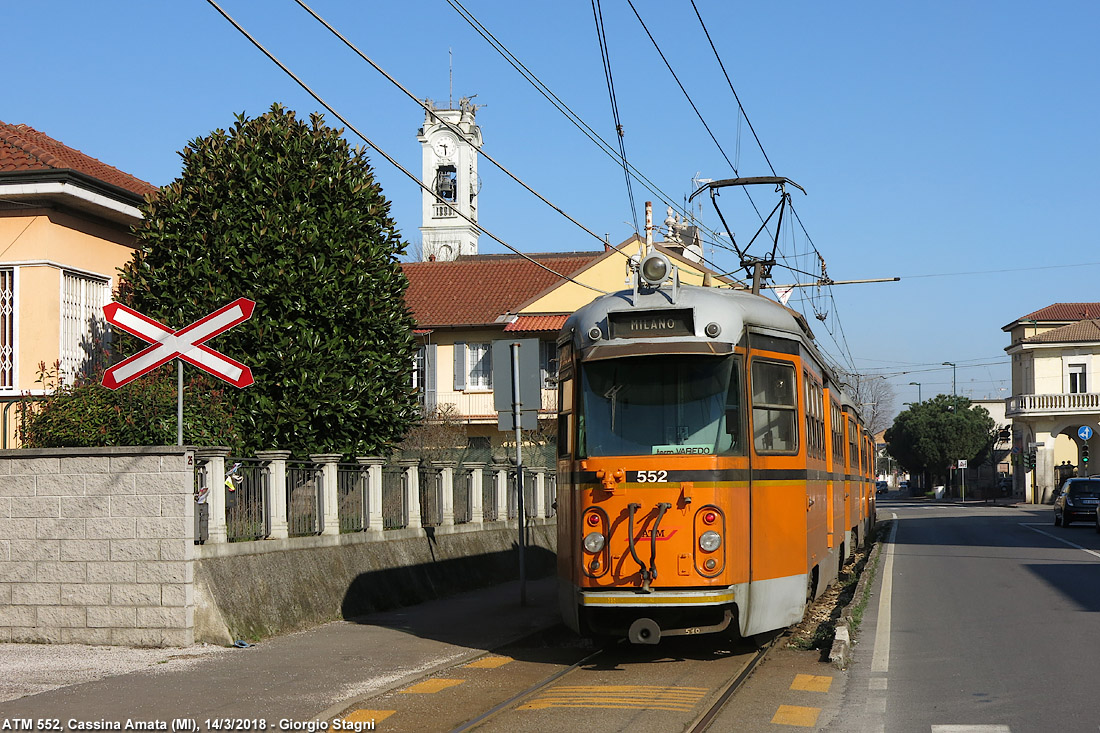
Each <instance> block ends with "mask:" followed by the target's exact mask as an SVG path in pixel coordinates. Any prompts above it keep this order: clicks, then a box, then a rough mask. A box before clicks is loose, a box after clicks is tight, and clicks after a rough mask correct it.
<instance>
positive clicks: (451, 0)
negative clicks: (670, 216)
mask: <svg viewBox="0 0 1100 733" xmlns="http://www.w3.org/2000/svg"><path fill="white" fill-rule="evenodd" d="M447 4H448V5H450V6H451V8H452V9H453V10H454V11H455V12H456V13H458V15H459V17H461V18H462V19H463V20H464V21H466V23H467V24H468V25H469V26H470V27H471V28H473V30H474V31H475V32H476V33H477V34H478V35H480V36H481V37H482V38H483V39H484V40H485V42H486V43H488V44H489V45H490V46H491V47H492V48H493V50H494V51H496V52H497V53H498V54H500V55H501V56H502V57H503V58H504V60H505V61H506V62H507V63H508V64H509V65H510V66H511V67H512V68H513V69H515V70H516V72H517V73H519V75H520V76H522V77H523V78H524V79H525V80H526V81H527V82H528V83H529V84H531V86H533V87H534V88H535V90H536V91H538V92H539V93H540V94H541V95H542V96H543V97H545V98H546V100H547V101H548V102H550V104H551V105H552V106H553V107H554V108H555V109H557V110H558V111H559V112H561V113H562V115H563V116H565V118H566V119H567V120H569V122H570V123H571V124H572V125H573V126H574V127H576V128H577V129H578V130H580V131H581V133H582V134H584V135H585V137H587V138H588V139H589V140H591V141H592V142H593V143H595V144H596V146H597V147H598V148H599V149H600V150H601V151H602V152H603V153H604V154H605V155H607V156H608V157H610V158H611V159H612V160H614V161H615V163H616V165H620V166H622V165H625V166H626V167H627V169H628V170H629V171H630V174H631V175H632V176H633V178H634V180H635V181H637V182H638V183H640V184H642V186H643V187H645V188H646V190H648V191H649V192H650V193H652V194H653V195H654V196H656V197H657V198H658V199H659V200H660V201H661V203H663V204H665V205H666V206H671V207H673V209H674V210H676V211H677V212H678V213H680V214H681V215H683V216H685V217H691V212H690V211H689V210H688V209H687V208H686V207H683V206H681V205H679V204H678V203H677V202H676V201H675V199H674V198H673V197H672V196H670V195H669V194H668V193H666V192H665V191H663V190H662V189H661V188H660V187H659V186H658V185H657V184H656V183H654V182H653V181H652V180H650V179H649V178H648V177H647V176H646V175H645V174H644V173H642V171H640V170H639V169H638V168H637V167H636V166H634V165H633V164H631V163H630V162H628V161H624V160H623V159H622V157H621V156H620V155H619V154H618V153H617V152H616V150H615V148H614V147H613V146H612V145H611V144H610V143H608V142H607V141H606V140H604V139H603V137H602V136H601V135H600V134H599V133H598V132H596V131H595V130H594V129H593V128H592V126H591V125H589V124H588V123H587V122H585V121H584V120H583V119H582V118H581V117H580V116H579V115H578V114H577V113H576V112H574V111H573V110H572V109H571V108H570V107H569V105H567V104H566V103H565V102H564V101H562V99H561V98H560V97H558V96H557V95H556V94H554V92H553V91H552V90H551V89H550V88H549V87H548V86H547V85H546V84H545V83H543V82H542V80H541V79H539V78H538V76H537V75H536V74H535V73H534V72H532V71H531V70H530V69H528V68H527V66H526V65H524V63H523V62H522V61H520V60H519V59H518V58H517V57H516V56H515V54H513V53H512V52H511V51H510V50H509V49H508V47H507V46H505V45H504V43H503V42H501V41H500V40H499V39H498V38H497V37H496V36H495V35H494V34H493V32H492V31H490V30H489V29H488V28H487V27H486V26H485V25H484V24H483V23H482V22H481V21H479V20H478V19H477V17H476V16H475V15H474V14H473V13H471V12H470V11H469V10H467V9H466V7H465V6H464V5H462V3H461V2H460V1H459V0H447ZM700 228H701V229H703V230H704V232H706V233H708V234H711V235H712V236H715V237H717V236H718V235H717V233H716V232H713V231H712V230H710V229H709V228H707V227H706V226H705V225H702V224H701V223H700Z"/></svg>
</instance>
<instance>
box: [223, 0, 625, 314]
mask: <svg viewBox="0 0 1100 733" xmlns="http://www.w3.org/2000/svg"><path fill="white" fill-rule="evenodd" d="M206 2H207V3H208V4H209V5H210V6H211V7H213V8H214V9H215V10H217V11H218V13H219V14H221V16H222V17H223V18H225V19H226V20H227V21H229V23H230V24H231V25H232V26H233V27H234V28H236V29H237V31H238V32H239V33H241V35H243V36H244V37H245V38H247V39H248V40H249V42H250V43H252V45H253V46H255V47H256V48H257V49H259V50H260V52H261V53H263V54H264V55H265V56H267V58H268V59H270V60H271V62H272V63H274V64H275V65H276V66H278V67H279V68H280V69H281V70H282V71H283V73H285V74H286V75H287V76H289V77H290V78H291V79H293V80H294V81H295V83H297V84H298V86H300V87H301V88H302V89H304V90H305V91H306V93H307V94H309V95H310V96H311V97H313V99H314V100H316V101H317V103H318V104H320V105H321V106H322V107H324V108H325V109H326V110H328V111H329V112H330V113H332V115H333V116H334V117H336V119H338V120H340V122H341V123H343V124H344V125H345V126H346V127H347V128H348V129H349V130H351V131H352V132H354V133H355V134H356V135H357V136H359V138H361V139H362V140H363V141H364V142H365V143H366V144H367V145H369V146H370V147H371V148H373V149H374V150H375V151H377V153H378V154H379V155H381V156H382V157H383V158H385V159H386V160H387V161H388V162H389V163H390V165H392V166H393V167H394V168H396V169H397V170H399V171H401V172H402V173H404V174H405V176H407V177H408V178H409V180H411V181H413V182H414V183H415V184H416V185H417V186H419V187H420V188H421V189H423V190H424V191H427V192H428V193H430V194H432V195H433V196H435V197H436V199H437V200H438V201H439V202H440V203H443V204H446V203H447V202H446V201H443V199H441V198H440V197H439V196H438V195H437V194H436V193H435V191H432V190H431V189H430V188H428V186H426V185H424V183H423V182H421V181H420V179H419V178H417V177H416V176H414V175H413V174H412V173H410V172H409V171H408V170H406V169H405V167H404V166H402V165H401V164H400V163H398V162H397V161H396V160H395V159H394V158H393V157H392V156H391V155H389V153H387V152H386V151H385V150H383V149H382V148H380V147H379V146H378V145H377V144H375V142H374V141H373V140H371V139H370V138H369V137H367V136H366V135H364V134H363V133H362V132H360V131H359V129H358V128H356V127H355V125H353V124H352V123H351V122H349V121H348V120H347V119H345V118H344V116H343V115H341V114H340V113H339V112H337V111H336V109H335V108H334V107H332V106H331V105H330V104H329V103H328V102H326V101H325V100H324V99H322V98H321V96H320V95H319V94H317V92H315V91H313V89H312V88H311V87H310V86H309V85H308V84H306V83H305V82H304V81H302V79H301V78H299V77H298V75H297V74H295V73H294V72H293V71H291V70H290V68H289V67H287V66H286V65H285V64H284V63H283V62H282V61H280V60H279V59H278V58H277V57H276V56H275V55H274V54H273V53H271V52H270V51H268V50H267V48H265V47H264V45H263V44H262V43H260V42H259V41H258V40H257V39H256V38H255V37H254V36H253V35H252V34H251V33H249V32H248V31H247V30H246V29H245V28H244V27H243V26H242V25H241V24H240V23H238V22H237V21H236V20H235V19H234V18H233V17H232V16H231V15H229V13H227V12H225V10H223V9H222V8H221V6H220V5H218V3H217V2H216V0H206ZM454 212H455V213H456V214H457V215H458V216H459V217H461V218H462V219H464V220H465V221H466V222H467V223H469V224H471V225H472V226H474V227H476V228H477V229H478V230H479V231H481V232H482V233H484V234H485V235H486V236H488V237H490V238H492V239H493V240H494V241H496V242H498V243H500V244H501V245H503V246H504V247H506V248H507V249H509V250H511V251H512V252H514V253H515V254H517V255H519V256H520V257H523V258H524V259H526V260H528V261H529V262H531V263H532V264H534V265H536V266H538V267H540V268H542V269H543V270H546V271H547V272H549V273H551V274H553V275H556V276H557V277H559V278H561V279H563V280H568V281H569V282H572V283H574V284H576V285H580V286H581V287H583V288H587V289H589V290H594V291H596V292H598V293H601V294H603V295H608V294H609V293H608V292H607V291H605V290H601V289H600V288H597V287H594V286H592V285H588V284H586V283H582V282H579V281H577V280H575V279H574V278H572V277H569V276H568V275H563V274H561V273H560V272H557V271H556V270H553V269H552V268H550V267H547V266H546V265H544V264H542V263H541V262H539V261H538V260H536V259H534V258H533V257H531V256H530V255H528V254H526V253H524V252H520V251H519V250H518V249H516V248H515V247H513V246H512V245H510V244H508V243H507V242H505V241H504V240H503V239H501V238H500V237H498V236H497V235H495V234H493V233H492V232H490V231H489V230H488V229H486V228H485V227H483V226H481V225H480V224H478V223H477V222H476V221H474V220H473V219H471V218H470V217H468V216H466V215H465V214H463V213H462V212H461V211H459V210H457V209H454ZM597 238H598V237H597ZM601 241H602V240H601Z"/></svg>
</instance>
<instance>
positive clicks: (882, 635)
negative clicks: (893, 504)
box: [871, 512, 900, 672]
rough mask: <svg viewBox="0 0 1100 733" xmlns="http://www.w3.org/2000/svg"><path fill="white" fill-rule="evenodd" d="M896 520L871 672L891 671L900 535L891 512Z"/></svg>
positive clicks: (889, 544) (888, 542)
mask: <svg viewBox="0 0 1100 733" xmlns="http://www.w3.org/2000/svg"><path fill="white" fill-rule="evenodd" d="M890 517H891V518H892V519H893V520H894V521H893V525H892V526H891V527H890V536H889V537H888V538H887V540H886V562H885V564H884V565H883V570H882V589H881V591H880V592H881V595H880V596H879V599H878V625H877V627H876V628H875V653H874V654H873V655H872V656H871V672H888V671H890V595H891V593H892V592H893V590H894V577H893V576H894V538H895V537H897V535H898V524H900V522H898V515H897V512H891V514H890Z"/></svg>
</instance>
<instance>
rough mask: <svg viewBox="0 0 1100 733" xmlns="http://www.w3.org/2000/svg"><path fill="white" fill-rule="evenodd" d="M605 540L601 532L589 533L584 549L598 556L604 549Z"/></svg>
mask: <svg viewBox="0 0 1100 733" xmlns="http://www.w3.org/2000/svg"><path fill="white" fill-rule="evenodd" d="M605 541H606V540H605V538H604V536H603V535H602V534H600V533H599V532H589V533H588V534H586V535H585V536H584V549H586V550H588V551H589V552H591V553H592V554H596V553H597V552H599V551H600V550H602V549H603V545H604V542H605Z"/></svg>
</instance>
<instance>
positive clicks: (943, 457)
mask: <svg viewBox="0 0 1100 733" xmlns="http://www.w3.org/2000/svg"><path fill="white" fill-rule="evenodd" d="M995 428H996V425H995V423H994V422H993V418H991V417H990V416H989V412H987V411H986V409H985V408H984V407H981V406H973V407H972V406H971V404H970V400H968V399H966V398H965V397H953V396H951V395H942V394H941V395H938V396H936V397H935V398H933V399H931V400H925V401H924V402H921V403H918V404H915V405H911V406H910V407H909V409H908V410H905V411H904V412H902V413H900V414H899V415H898V416H897V418H895V419H894V424H893V426H892V427H890V428H889V429H888V430H887V431H886V435H885V438H886V449H887V450H888V451H889V452H890V455H892V456H893V457H894V458H896V459H897V461H898V463H899V464H901V466H902V467H903V468H904V469H906V470H907V471H909V472H910V473H922V472H924V471H929V472H930V473H931V474H932V476H933V478H946V477H947V473H948V470H949V468H950V466H951V464H952V463H954V462H955V461H957V460H959V459H964V460H967V461H975V462H976V463H981V462H982V461H984V460H985V458H986V457H987V455H988V453H989V450H990V448H991V447H992V446H993V441H994V440H995Z"/></svg>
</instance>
